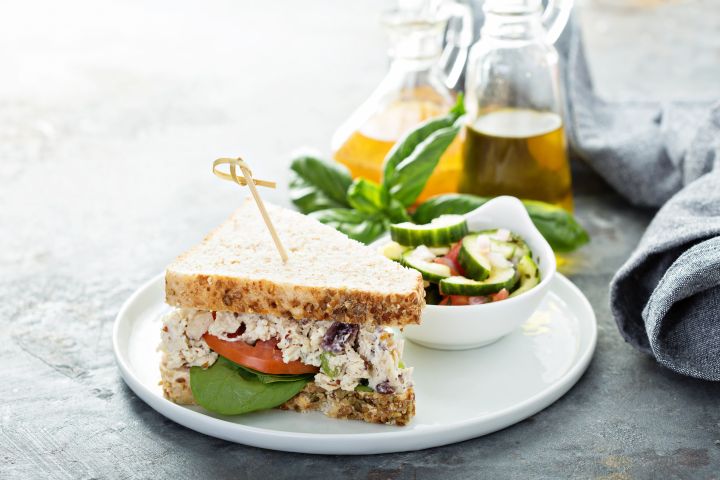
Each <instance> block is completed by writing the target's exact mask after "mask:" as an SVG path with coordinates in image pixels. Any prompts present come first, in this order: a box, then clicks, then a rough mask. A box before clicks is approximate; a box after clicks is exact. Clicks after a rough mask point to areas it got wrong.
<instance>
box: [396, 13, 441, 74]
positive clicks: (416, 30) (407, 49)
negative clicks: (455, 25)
mask: <svg viewBox="0 0 720 480" xmlns="http://www.w3.org/2000/svg"><path fill="white" fill-rule="evenodd" d="M382 23H383V25H384V27H385V29H386V31H387V34H388V39H389V41H390V48H389V51H388V55H389V56H390V58H391V60H392V62H393V64H399V65H404V66H407V67H408V68H413V69H426V68H430V67H432V65H433V64H435V63H437V61H438V60H439V59H440V56H441V55H442V49H443V33H444V31H445V26H446V25H447V19H444V18H435V17H428V16H425V17H421V16H417V15H416V14H414V13H412V12H405V11H398V10H395V11H389V12H386V13H385V15H383V18H382Z"/></svg>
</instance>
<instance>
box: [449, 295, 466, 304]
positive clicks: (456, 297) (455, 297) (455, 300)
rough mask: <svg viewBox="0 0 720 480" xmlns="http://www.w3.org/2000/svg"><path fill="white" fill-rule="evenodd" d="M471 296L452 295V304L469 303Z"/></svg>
mask: <svg viewBox="0 0 720 480" xmlns="http://www.w3.org/2000/svg"><path fill="white" fill-rule="evenodd" d="M469 304H470V297H468V296H466V295H450V305H469Z"/></svg>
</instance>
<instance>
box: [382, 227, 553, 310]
mask: <svg viewBox="0 0 720 480" xmlns="http://www.w3.org/2000/svg"><path fill="white" fill-rule="evenodd" d="M390 237H391V238H392V241H391V242H388V243H386V244H384V245H383V246H381V247H380V251H381V253H382V254H383V255H385V256H386V257H388V258H389V259H391V260H395V261H397V262H400V263H402V264H403V265H405V266H407V267H411V268H414V269H415V270H418V271H419V272H420V273H421V274H422V276H423V279H424V280H425V301H426V302H427V303H428V304H429V305H480V304H483V303H490V302H497V301H500V300H505V299H506V298H510V297H515V296H517V295H520V294H521V293H523V292H526V291H528V290H530V289H531V288H533V287H534V286H536V285H537V284H538V283H540V271H539V270H538V267H537V265H536V264H535V261H534V260H533V259H532V254H531V252H530V248H529V247H528V245H527V244H526V243H525V241H524V240H523V239H522V238H520V237H519V236H518V235H516V234H514V233H513V232H511V231H509V230H507V229H504V228H497V229H492V230H482V231H479V232H469V231H468V225H467V222H466V221H465V218H463V217H462V216H461V215H443V216H441V217H438V218H436V219H435V220H433V221H432V222H430V223H428V224H426V225H416V224H414V223H410V222H405V223H399V224H396V225H391V226H390Z"/></svg>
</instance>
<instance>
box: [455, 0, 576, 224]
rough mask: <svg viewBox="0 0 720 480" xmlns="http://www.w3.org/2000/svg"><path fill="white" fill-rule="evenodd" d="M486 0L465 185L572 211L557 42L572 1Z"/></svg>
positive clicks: (473, 56) (470, 83)
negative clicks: (551, 204)
mask: <svg viewBox="0 0 720 480" xmlns="http://www.w3.org/2000/svg"><path fill="white" fill-rule="evenodd" d="M545 3H546V4H547V6H546V7H545V9H544V10H543V2H542V0H512V1H510V0H485V2H484V3H483V12H484V14H485V22H484V23H483V27H482V30H481V32H480V39H479V40H478V41H477V42H476V43H475V45H473V47H472V49H471V50H470V58H469V59H468V63H467V71H466V72H465V99H466V102H465V105H466V110H467V111H468V116H467V119H466V123H465V125H466V127H467V129H466V130H467V132H466V139H465V145H464V147H463V166H464V171H463V177H462V180H461V181H460V190H461V191H463V192H470V193H475V194H478V195H483V196H493V195H514V196H516V197H520V198H526V199H534V200H542V201H545V202H549V203H553V204H556V205H558V206H561V207H563V208H565V209H567V210H571V209H572V188H571V183H572V182H571V178H570V165H569V162H568V154H567V148H566V147H567V146H566V138H565V130H564V123H563V118H562V113H563V111H564V108H563V95H562V90H563V86H562V77H561V76H560V72H559V68H558V59H559V57H558V52H557V50H556V49H555V47H554V46H553V44H554V43H555V41H556V40H557V39H558V38H559V36H560V34H561V33H562V31H563V28H564V27H565V24H566V23H567V20H568V18H569V15H570V10H571V8H572V1H569V2H565V1H561V2H545Z"/></svg>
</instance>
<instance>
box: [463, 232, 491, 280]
mask: <svg viewBox="0 0 720 480" xmlns="http://www.w3.org/2000/svg"><path fill="white" fill-rule="evenodd" d="M480 237H481V234H475V235H467V236H465V237H464V238H463V239H462V244H461V245H460V250H459V251H458V262H460V265H461V266H462V267H463V270H465V273H467V275H468V276H469V277H470V278H472V279H473V280H485V279H486V278H487V277H489V276H490V271H491V270H492V265H491V264H490V259H489V258H488V257H487V254H489V253H490V243H489V240H488V245H487V247H488V248H487V250H486V251H485V250H484V249H483V248H482V245H481V243H480V241H479V240H478V239H479V238H480ZM485 238H486V237H484V236H483V237H482V239H485Z"/></svg>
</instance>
